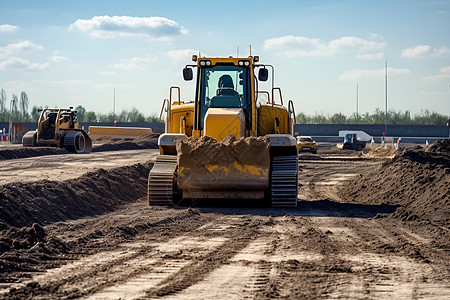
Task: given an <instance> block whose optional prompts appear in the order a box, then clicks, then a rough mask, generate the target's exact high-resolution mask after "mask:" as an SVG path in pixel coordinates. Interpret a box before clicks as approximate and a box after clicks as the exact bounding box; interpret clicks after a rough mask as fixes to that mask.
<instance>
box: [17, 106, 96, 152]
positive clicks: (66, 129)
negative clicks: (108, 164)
mask: <svg viewBox="0 0 450 300" xmlns="http://www.w3.org/2000/svg"><path fill="white" fill-rule="evenodd" d="M79 127H80V126H79V123H78V121H77V117H76V111H74V110H73V107H70V108H68V109H67V108H46V109H43V110H41V115H40V116H39V121H38V128H37V129H36V130H33V131H28V132H27V133H26V134H25V135H24V136H23V138H22V145H23V146H24V147H39V146H41V147H42V146H47V147H58V148H65V149H67V150H68V151H70V152H73V153H89V152H91V150H92V141H91V138H90V137H89V135H88V134H87V133H86V132H85V131H84V130H83V129H81V128H79Z"/></svg>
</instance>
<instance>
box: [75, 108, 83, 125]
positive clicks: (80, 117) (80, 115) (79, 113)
mask: <svg viewBox="0 0 450 300" xmlns="http://www.w3.org/2000/svg"><path fill="white" fill-rule="evenodd" d="M75 111H76V112H77V119H78V122H84V118H85V115H86V108H84V107H83V106H81V105H78V106H77V107H75Z"/></svg>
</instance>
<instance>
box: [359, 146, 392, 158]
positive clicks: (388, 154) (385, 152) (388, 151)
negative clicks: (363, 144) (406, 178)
mask: <svg viewBox="0 0 450 300" xmlns="http://www.w3.org/2000/svg"><path fill="white" fill-rule="evenodd" d="M398 153H399V150H397V149H395V148H393V147H386V146H383V147H376V148H372V149H371V150H370V151H369V152H367V153H366V154H363V156H364V157H367V158H394V157H395V155H397V154H398Z"/></svg>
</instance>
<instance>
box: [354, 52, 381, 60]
mask: <svg viewBox="0 0 450 300" xmlns="http://www.w3.org/2000/svg"><path fill="white" fill-rule="evenodd" d="M356 57H358V58H359V59H364V60H382V59H384V53H383V52H378V53H365V54H358V55H357V56H356Z"/></svg>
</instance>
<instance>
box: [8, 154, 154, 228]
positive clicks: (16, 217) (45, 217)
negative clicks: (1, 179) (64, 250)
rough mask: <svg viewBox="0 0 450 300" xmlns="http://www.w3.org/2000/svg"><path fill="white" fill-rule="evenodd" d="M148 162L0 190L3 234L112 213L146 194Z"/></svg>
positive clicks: (15, 184)
mask: <svg viewBox="0 0 450 300" xmlns="http://www.w3.org/2000/svg"><path fill="white" fill-rule="evenodd" d="M152 166H153V163H151V162H148V163H146V164H144V165H142V164H136V165H133V166H126V167H120V168H115V169H111V170H104V169H100V170H98V171H95V172H91V173H87V174H86V175H83V176H82V177H80V178H77V179H74V180H66V181H63V182H58V181H48V180H42V181H38V182H33V183H19V182H17V183H10V184H6V185H3V186H1V187H0V231H1V230H4V229H8V228H10V227H25V226H31V225H32V224H33V223H38V224H41V225H46V224H50V223H54V222H58V221H66V220H68V219H78V218H82V217H85V216H94V215H97V214H102V213H105V212H110V211H113V210H115V209H117V207H119V206H120V205H122V204H125V203H127V202H132V201H135V200H136V199H138V198H140V197H142V196H144V195H145V193H146V187H147V176H148V173H149V171H150V169H151V167H152Z"/></svg>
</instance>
